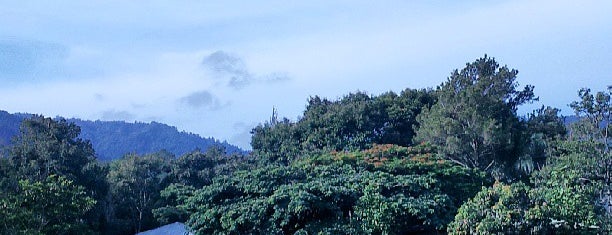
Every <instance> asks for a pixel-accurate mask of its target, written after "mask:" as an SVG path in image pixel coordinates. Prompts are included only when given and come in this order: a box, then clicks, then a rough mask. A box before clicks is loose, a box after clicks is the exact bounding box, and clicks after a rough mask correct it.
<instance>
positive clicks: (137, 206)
mask: <svg viewBox="0 0 612 235" xmlns="http://www.w3.org/2000/svg"><path fill="white" fill-rule="evenodd" d="M170 171H171V168H170V157H169V156H167V155H165V154H163V153H162V154H150V155H145V156H138V155H135V154H130V155H126V156H125V157H123V158H122V159H120V160H117V161H115V162H113V163H112V164H111V166H110V171H109V173H108V181H109V184H110V190H111V195H112V199H113V201H114V202H115V205H114V207H113V212H114V218H116V219H117V221H114V222H115V223H116V224H117V226H122V227H124V228H127V229H128V230H129V231H122V232H125V233H130V232H131V233H137V232H140V231H143V230H145V229H148V228H152V227H153V226H156V225H157V223H156V221H155V219H154V218H153V213H152V212H151V210H152V209H153V208H155V204H156V203H157V202H158V200H159V198H160V191H161V190H162V189H164V188H165V187H166V186H168V184H169V177H168V176H169V175H170Z"/></svg>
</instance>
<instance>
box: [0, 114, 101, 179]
mask: <svg viewBox="0 0 612 235" xmlns="http://www.w3.org/2000/svg"><path fill="white" fill-rule="evenodd" d="M19 131H20V134H19V135H18V136H17V137H16V138H15V139H14V140H13V145H12V146H11V149H10V154H9V159H10V161H11V165H12V166H13V167H14V168H15V170H16V171H17V172H16V173H17V174H18V175H20V176H23V177H27V178H28V179H30V180H34V181H41V180H44V179H46V178H47V177H48V176H49V175H61V176H64V177H66V178H68V179H69V180H72V181H74V182H75V183H76V184H79V185H84V184H82V183H81V182H82V181H87V180H90V179H88V178H89V177H93V176H91V175H85V174H84V172H83V171H82V170H83V168H85V166H86V165H87V164H89V163H91V162H94V161H95V155H94V150H93V148H92V147H91V143H90V142H89V141H85V140H82V139H79V138H78V136H79V134H80V128H79V127H78V126H77V125H75V124H74V123H68V122H66V120H64V119H60V120H59V121H55V120H53V119H51V118H45V117H43V116H38V115H34V116H32V118H30V119H25V120H23V122H22V123H21V126H20V128H19Z"/></svg>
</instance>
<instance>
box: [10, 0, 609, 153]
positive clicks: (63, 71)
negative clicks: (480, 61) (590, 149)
mask: <svg viewBox="0 0 612 235" xmlns="http://www.w3.org/2000/svg"><path fill="white" fill-rule="evenodd" d="M290 2H291V1H249V2H245V1H190V0H179V1H96V0H93V1H56V2H52V1H4V0H0V6H2V7H0V25H2V26H0V84H1V85H0V109H2V110H6V111H9V112H29V113H38V114H44V115H47V116H56V115H60V116H64V117H78V118H83V119H91V120H97V119H100V120H126V121H142V122H149V121H157V122H163V123H167V124H170V125H174V126H177V127H178V128H179V129H181V130H186V131H189V132H193V133H197V134H200V135H202V136H206V137H208V136H212V137H215V138H218V139H222V140H227V141H228V142H230V143H233V144H237V145H239V146H241V147H245V148H248V146H249V141H250V136H249V131H250V129H251V128H252V127H253V126H255V125H257V124H258V123H260V122H263V121H265V120H267V119H268V118H269V117H270V115H271V113H272V107H276V108H277V109H278V112H279V115H281V116H286V117H289V118H291V119H294V120H295V119H296V118H297V117H298V116H299V115H300V114H301V112H302V111H303V109H304V107H305V105H306V100H307V99H308V97H309V96H313V95H320V96H323V97H327V98H331V99H336V98H339V97H341V96H342V95H344V94H347V93H349V92H354V91H357V90H360V91H365V92H368V93H370V94H372V95H377V94H380V93H383V92H385V91H390V90H391V91H395V92H399V91H401V90H403V89H405V88H425V87H435V86H437V85H439V84H440V83H442V82H443V81H445V80H446V78H447V77H448V75H449V74H450V72H451V71H452V70H454V69H456V68H462V67H463V66H464V65H465V63H467V62H471V61H473V60H475V59H476V58H479V57H481V56H483V55H484V54H485V53H486V54H488V55H490V56H492V57H495V58H496V59H497V61H498V62H499V63H501V64H505V65H508V66H509V67H511V68H516V69H518V70H519V76H518V82H519V83H520V84H521V85H527V84H532V85H534V86H535V87H536V90H535V92H536V94H537V95H538V96H539V97H540V102H538V103H536V104H533V105H529V106H526V107H523V108H522V109H521V112H522V113H525V112H528V111H530V110H531V109H533V108H535V107H538V106H540V105H542V104H544V105H550V106H553V107H557V108H561V109H562V110H563V111H564V113H565V114H571V111H570V110H569V108H568V107H567V104H568V103H570V102H571V101H573V100H575V99H576V97H577V95H576V94H577V90H578V89H579V88H581V87H590V88H592V89H594V90H603V89H604V88H605V86H606V85H611V84H612V62H611V61H612V14H610V12H612V1H588V0H586V1H563V0H560V1H538V0H529V1H522V0H518V1H442V0H437V1H304V2H301V3H290Z"/></svg>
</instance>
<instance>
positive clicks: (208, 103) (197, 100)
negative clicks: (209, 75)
mask: <svg viewBox="0 0 612 235" xmlns="http://www.w3.org/2000/svg"><path fill="white" fill-rule="evenodd" d="M180 102H181V103H184V104H187V105H188V106H190V107H192V108H198V109H199V108H208V109H211V110H216V109H220V108H222V107H223V106H224V105H222V104H221V102H220V101H219V100H218V99H217V98H216V97H215V96H213V95H212V94H211V93H210V92H208V91H198V92H194V93H191V94H189V95H187V96H185V97H183V98H181V99H180Z"/></svg>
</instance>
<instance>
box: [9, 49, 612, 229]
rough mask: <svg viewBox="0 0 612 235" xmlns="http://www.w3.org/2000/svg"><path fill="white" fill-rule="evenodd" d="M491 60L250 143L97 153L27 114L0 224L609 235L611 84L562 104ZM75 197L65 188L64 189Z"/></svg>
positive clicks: (353, 96) (354, 102) (348, 103)
mask: <svg viewBox="0 0 612 235" xmlns="http://www.w3.org/2000/svg"><path fill="white" fill-rule="evenodd" d="M517 74H518V71H517V70H514V69H510V68H508V67H507V66H500V65H499V64H498V63H497V61H495V59H493V58H491V57H487V56H485V57H483V58H479V59H477V60H475V61H473V62H470V63H467V64H466V66H465V68H462V69H457V70H454V71H453V72H452V73H451V75H450V76H449V77H448V79H447V80H446V81H445V82H443V83H442V84H440V85H439V86H438V87H436V88H435V89H433V88H429V89H405V90H403V91H402V92H400V93H399V94H397V93H395V92H387V93H384V94H381V95H369V94H367V93H363V92H357V93H350V94H348V95H346V96H344V97H343V98H340V99H338V100H329V99H325V98H321V97H318V96H314V97H310V98H309V99H308V104H307V106H306V109H305V111H304V114H303V116H302V117H301V118H299V119H298V120H295V121H292V120H289V119H286V118H278V117H276V116H274V115H273V116H272V118H271V119H270V120H269V121H267V122H265V123H262V124H260V125H258V126H256V127H254V128H253V130H252V147H253V151H252V152H250V153H248V154H238V153H234V154H229V153H227V152H225V151H224V150H223V149H222V148H214V147H213V148H209V149H208V150H206V151H200V150H194V151H192V152H189V153H186V154H182V155H181V156H179V157H178V158H175V157H173V156H172V155H171V154H170V153H168V152H165V151H160V152H156V153H152V154H145V155H141V154H128V155H124V156H123V157H122V158H120V159H116V160H113V161H111V162H100V161H96V157H95V156H96V154H95V153H94V148H93V146H92V145H91V144H90V143H89V142H88V141H86V140H82V139H80V138H78V137H79V136H80V133H79V131H80V129H79V128H78V126H77V125H75V124H74V123H71V122H69V121H66V120H63V119H59V120H54V119H51V118H45V117H42V116H36V115H35V116H33V117H31V118H28V119H25V121H24V122H23V123H22V124H21V128H20V132H19V135H18V137H17V138H16V139H15V140H14V141H13V144H12V145H11V147H10V149H9V151H8V156H7V157H6V158H1V159H0V160H1V161H0V179H1V180H0V184H1V185H0V186H2V187H0V189H1V191H0V230H1V231H0V232H2V233H5V234H18V233H26V234H91V233H100V234H134V233H136V232H139V231H144V230H148V229H151V228H154V227H156V226H159V225H163V224H169V223H173V222H177V221H178V222H185V223H186V224H187V225H188V226H189V227H190V229H191V230H192V232H194V233H195V234H609V233H611V232H612V223H611V221H612V220H611V217H610V216H611V215H612V207H611V206H610V205H612V203H611V202H612V197H611V196H610V190H611V187H612V177H611V175H612V174H611V172H610V171H611V169H612V153H611V152H610V146H611V145H612V137H611V135H610V133H611V131H612V125H611V121H612V101H611V96H612V86H608V87H605V88H597V89H601V91H591V90H590V89H589V88H583V89H580V90H579V91H578V92H577V98H576V101H575V102H572V103H571V104H569V106H570V107H571V108H572V109H573V110H574V111H575V114H576V120H575V121H573V122H572V123H571V124H570V125H569V126H566V125H565V123H564V119H563V118H562V117H561V116H560V114H559V109H556V108H554V107H546V106H543V107H541V108H539V109H536V110H534V111H533V112H531V113H530V114H528V115H525V116H521V115H518V114H517V109H518V107H520V106H521V105H523V104H526V103H530V102H533V101H535V100H537V99H538V98H537V93H536V91H537V90H536V88H535V87H533V86H531V85H524V86H519V84H518V83H517V81H516V78H517ZM66 198H70V199H71V200H65V199H66Z"/></svg>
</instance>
